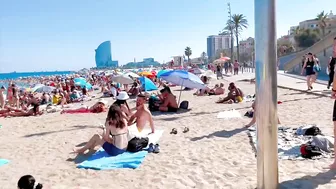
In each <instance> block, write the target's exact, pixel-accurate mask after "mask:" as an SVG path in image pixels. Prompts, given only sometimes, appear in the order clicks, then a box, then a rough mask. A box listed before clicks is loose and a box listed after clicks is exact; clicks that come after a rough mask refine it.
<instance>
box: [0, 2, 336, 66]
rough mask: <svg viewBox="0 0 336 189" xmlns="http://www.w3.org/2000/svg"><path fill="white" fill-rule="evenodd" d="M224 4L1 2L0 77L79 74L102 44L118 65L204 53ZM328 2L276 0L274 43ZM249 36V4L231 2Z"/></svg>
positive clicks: (328, 6) (332, 4)
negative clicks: (109, 48) (0, 74)
mask: <svg viewBox="0 0 336 189" xmlns="http://www.w3.org/2000/svg"><path fill="white" fill-rule="evenodd" d="M227 2H228V1H225V0H221V1H220V0H210V1H204V0H143V1H139V0H124V1H120V0H99V1H98V0H58V1H56V0H29V1H28V0H12V1H9V0H0V5H1V6H0V72H12V71H47V70H48V71H54V70H79V69H81V68H83V67H86V68H89V67H93V66H95V61H94V52H95V51H94V50H95V48H97V46H98V45H99V44H100V43H101V42H103V41H106V40H110V41H111V44H112V57H113V59H114V60H119V62H120V63H121V64H125V63H127V62H131V61H133V59H134V58H135V59H136V60H137V61H140V60H142V59H143V58H146V57H154V58H155V59H156V60H157V61H159V62H163V61H164V60H165V61H168V60H169V57H171V56H173V55H182V54H183V52H184V48H185V47H186V46H190V47H191V49H192V51H193V55H192V56H194V57H196V56H199V55H200V54H201V53H202V52H203V51H205V52H206V38H207V36H209V35H213V34H217V33H218V31H220V30H221V29H222V28H223V27H224V24H225V22H226V20H227V18H228V15H227V5H226V4H227ZM335 7H336V1H334V0H278V1H277V8H278V11H277V19H278V20H277V21H278V22H277V29H278V30H277V31H278V36H281V35H285V34H286V33H287V31H288V29H289V27H290V26H293V25H297V24H298V22H300V21H302V20H305V19H311V18H315V16H316V15H317V13H319V12H320V11H322V10H325V11H327V12H329V11H330V10H331V8H334V11H333V12H334V13H336V10H335ZM231 8H232V13H233V14H235V13H241V14H244V15H245V16H246V17H247V19H248V21H249V28H248V29H246V30H245V31H244V32H243V33H242V38H247V37H249V36H252V37H253V36H254V1H253V0H232V1H231Z"/></svg>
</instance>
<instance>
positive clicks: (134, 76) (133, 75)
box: [124, 72, 140, 78]
mask: <svg viewBox="0 0 336 189" xmlns="http://www.w3.org/2000/svg"><path fill="white" fill-rule="evenodd" d="M124 75H127V76H130V77H133V78H139V77H140V76H139V75H138V74H136V73H133V72H127V73H125V74H124Z"/></svg>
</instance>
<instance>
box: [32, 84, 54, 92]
mask: <svg viewBox="0 0 336 189" xmlns="http://www.w3.org/2000/svg"><path fill="white" fill-rule="evenodd" d="M55 89H56V88H55V87H52V86H45V85H43V86H41V85H40V86H38V87H34V89H33V90H32V92H38V93H51V92H53V91H54V90H55Z"/></svg>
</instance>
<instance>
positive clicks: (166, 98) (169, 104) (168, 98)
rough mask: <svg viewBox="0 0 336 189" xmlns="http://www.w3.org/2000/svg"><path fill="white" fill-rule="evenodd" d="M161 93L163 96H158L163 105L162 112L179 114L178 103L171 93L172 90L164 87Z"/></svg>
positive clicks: (161, 106) (161, 105)
mask: <svg viewBox="0 0 336 189" xmlns="http://www.w3.org/2000/svg"><path fill="white" fill-rule="evenodd" d="M160 93H161V95H158V96H159V98H160V100H161V102H162V103H161V104H160V107H159V110H160V111H161V112H177V110H178V105H177V102H176V97H175V96H174V95H173V93H172V92H171V91H170V88H169V87H164V88H163V89H162V90H161V91H160Z"/></svg>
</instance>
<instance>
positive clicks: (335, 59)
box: [330, 37, 336, 169]
mask: <svg viewBox="0 0 336 189" xmlns="http://www.w3.org/2000/svg"><path fill="white" fill-rule="evenodd" d="M330 62H332V63H335V62H336V37H335V38H334V44H333V53H332V59H331V61H330ZM334 81H336V74H334ZM331 98H333V99H335V102H334V111H333V122H334V149H336V82H333V85H332V93H331ZM330 169H336V156H335V158H334V163H333V164H331V165H330Z"/></svg>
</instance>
